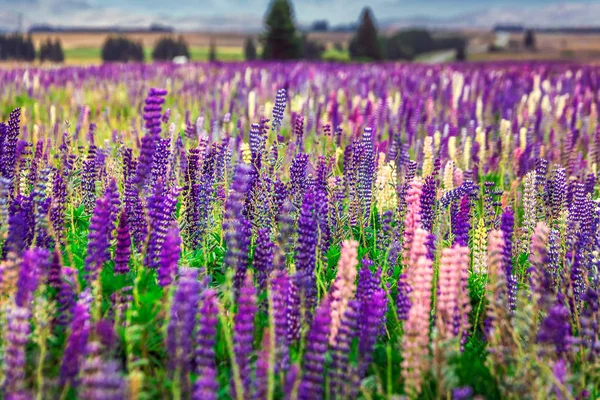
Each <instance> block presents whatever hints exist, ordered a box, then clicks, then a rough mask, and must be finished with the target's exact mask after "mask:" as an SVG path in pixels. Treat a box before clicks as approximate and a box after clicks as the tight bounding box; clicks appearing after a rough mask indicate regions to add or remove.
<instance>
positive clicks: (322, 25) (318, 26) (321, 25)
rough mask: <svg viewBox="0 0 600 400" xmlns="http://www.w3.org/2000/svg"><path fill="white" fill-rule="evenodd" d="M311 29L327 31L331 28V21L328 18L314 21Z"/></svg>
mask: <svg viewBox="0 0 600 400" xmlns="http://www.w3.org/2000/svg"><path fill="white" fill-rule="evenodd" d="M310 30H311V31H313V32H327V31H328V30H329V22H328V21H327V20H326V19H320V20H317V21H314V22H313V23H312V26H311V27H310Z"/></svg>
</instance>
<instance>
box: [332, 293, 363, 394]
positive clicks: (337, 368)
mask: <svg viewBox="0 0 600 400" xmlns="http://www.w3.org/2000/svg"><path fill="white" fill-rule="evenodd" d="M358 308H359V303H358V301H356V300H351V301H349V302H348V305H347V306H346V308H345V310H344V315H343V317H342V319H341V323H340V324H339V327H338V329H337V331H336V340H335V341H333V343H332V341H331V339H330V343H331V361H332V362H331V366H330V380H329V385H330V392H331V396H332V398H338V397H343V398H350V397H356V389H355V387H356V385H357V383H358V382H356V380H357V376H356V371H354V366H353V365H350V351H351V348H350V347H351V345H352V341H353V340H354V338H355V337H356V336H357V319H358Z"/></svg>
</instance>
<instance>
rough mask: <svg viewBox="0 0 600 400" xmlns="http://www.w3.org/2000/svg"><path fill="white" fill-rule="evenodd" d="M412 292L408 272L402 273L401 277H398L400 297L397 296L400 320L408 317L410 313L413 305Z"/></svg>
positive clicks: (397, 309)
mask: <svg viewBox="0 0 600 400" xmlns="http://www.w3.org/2000/svg"><path fill="white" fill-rule="evenodd" d="M410 292H412V288H411V287H410V285H409V284H408V282H407V276H406V274H402V275H400V278H398V297H396V311H397V312H398V319H399V320H400V321H406V320H407V319H408V313H409V312H410V309H411V307H412V303H411V301H410Z"/></svg>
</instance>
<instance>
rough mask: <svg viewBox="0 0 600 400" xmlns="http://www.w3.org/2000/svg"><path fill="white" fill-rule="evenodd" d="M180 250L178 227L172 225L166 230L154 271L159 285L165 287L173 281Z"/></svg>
mask: <svg viewBox="0 0 600 400" xmlns="http://www.w3.org/2000/svg"><path fill="white" fill-rule="evenodd" d="M180 252H181V238H180V237H179V228H178V227H177V225H174V226H173V227H172V228H171V229H169V231H168V232H167V237H166V238H165V242H164V243H163V246H162V250H161V253H160V262H159V264H158V269H157V271H156V273H157V278H158V284H159V286H162V287H166V286H169V285H170V284H171V282H173V277H174V276H175V274H176V273H177V263H178V262H179V253H180Z"/></svg>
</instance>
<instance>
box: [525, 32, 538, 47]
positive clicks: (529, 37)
mask: <svg viewBox="0 0 600 400" xmlns="http://www.w3.org/2000/svg"><path fill="white" fill-rule="evenodd" d="M523 44H524V45H525V48H526V49H528V50H535V33H534V32H533V30H532V29H527V30H526V31H525V38H524V39H523Z"/></svg>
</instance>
